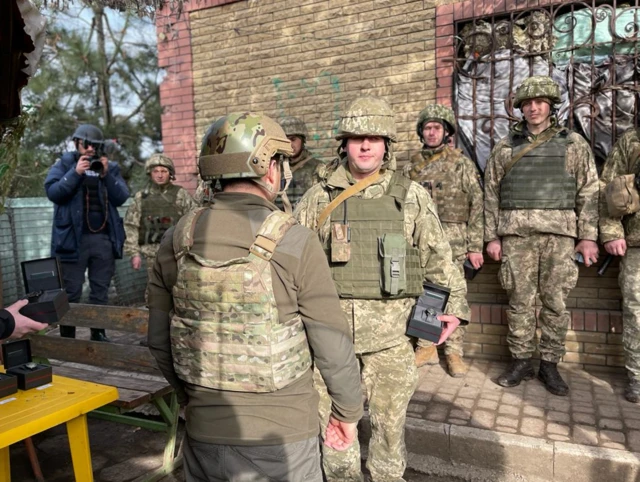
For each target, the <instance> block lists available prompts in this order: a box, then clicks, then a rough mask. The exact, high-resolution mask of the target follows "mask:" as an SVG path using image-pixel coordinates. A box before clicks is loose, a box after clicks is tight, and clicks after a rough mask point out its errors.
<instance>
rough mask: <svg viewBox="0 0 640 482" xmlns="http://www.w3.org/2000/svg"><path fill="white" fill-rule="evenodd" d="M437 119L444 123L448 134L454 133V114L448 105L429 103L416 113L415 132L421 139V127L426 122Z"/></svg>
mask: <svg viewBox="0 0 640 482" xmlns="http://www.w3.org/2000/svg"><path fill="white" fill-rule="evenodd" d="M431 121H437V122H441V123H442V124H443V125H444V128H445V129H446V130H447V131H448V133H449V135H453V134H455V133H456V116H455V114H454V113H453V110H451V108H450V107H447V106H446V105H442V104H430V105H428V106H426V107H425V108H424V109H422V110H421V111H420V113H419V114H418V122H416V132H417V133H418V137H419V138H420V139H422V129H423V127H424V125H425V123H427V122H431Z"/></svg>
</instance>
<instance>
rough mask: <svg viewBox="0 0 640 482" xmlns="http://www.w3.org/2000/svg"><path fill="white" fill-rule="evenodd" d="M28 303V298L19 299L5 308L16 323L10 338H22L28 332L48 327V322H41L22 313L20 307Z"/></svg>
mask: <svg viewBox="0 0 640 482" xmlns="http://www.w3.org/2000/svg"><path fill="white" fill-rule="evenodd" d="M27 304H29V301H28V300H18V301H16V302H15V303H14V304H12V305H11V306H8V307H7V308H5V309H6V310H7V311H8V312H9V313H11V315H12V316H13V320H14V322H15V325H16V326H15V328H14V329H13V333H11V336H10V337H9V338H21V337H23V336H24V335H27V334H28V333H34V332H36V331H40V330H44V329H45V328H46V327H47V324H46V323H40V322H38V321H35V320H32V319H31V318H27V317H26V316H24V315H22V314H20V308H22V307H23V306H25V305H27Z"/></svg>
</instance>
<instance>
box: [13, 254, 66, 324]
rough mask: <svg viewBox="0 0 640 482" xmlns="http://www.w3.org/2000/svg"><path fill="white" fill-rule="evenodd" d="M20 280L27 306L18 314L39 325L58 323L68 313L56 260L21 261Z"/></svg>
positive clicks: (58, 264) (58, 265)
mask: <svg viewBox="0 0 640 482" xmlns="http://www.w3.org/2000/svg"><path fill="white" fill-rule="evenodd" d="M20 264H21V265H22V279H23V281H24V289H25V290H26V292H27V298H28V299H29V304H28V305H25V306H24V307H23V308H22V309H21V310H20V313H21V314H23V315H24V316H26V317H28V318H31V319H32V320H36V321H40V322H41V323H49V324H52V323H58V322H59V321H60V319H61V318H62V317H63V316H64V315H65V314H66V313H67V311H69V298H68V297H67V292H66V291H65V289H64V283H63V282H62V274H61V272H60V263H59V261H58V258H43V259H35V260H32V261H23V262H22V263H20Z"/></svg>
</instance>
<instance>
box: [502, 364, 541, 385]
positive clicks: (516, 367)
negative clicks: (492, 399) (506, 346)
mask: <svg viewBox="0 0 640 482" xmlns="http://www.w3.org/2000/svg"><path fill="white" fill-rule="evenodd" d="M535 376H536V372H535V371H534V369H533V365H532V364H531V358H522V359H519V360H517V359H516V360H513V361H512V362H511V365H509V368H507V369H506V370H505V371H504V372H503V373H502V375H500V376H499V377H498V380H497V383H498V385H500V386H502V387H517V386H518V385H520V382H521V381H522V380H531V379H532V378H533V377H535Z"/></svg>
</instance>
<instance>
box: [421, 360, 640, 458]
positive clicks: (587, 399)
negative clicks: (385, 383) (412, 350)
mask: <svg viewBox="0 0 640 482" xmlns="http://www.w3.org/2000/svg"><path fill="white" fill-rule="evenodd" d="M470 362H471V366H470V370H469V373H468V374H467V375H466V377H464V378H451V377H450V376H448V375H447V373H446V372H445V370H444V368H443V367H441V366H432V367H423V368H421V369H420V375H421V377H420V384H419V387H418V389H417V391H416V394H415V395H414V397H413V400H412V401H411V404H410V405H409V416H410V417H412V418H419V419H424V420H428V421H432V422H444V423H449V424H452V425H464V426H470V427H476V428H481V429H488V430H494V431H498V432H504V433H509V434H520V435H527V436H530V437H537V438H541V439H547V440H552V441H560V442H569V443H575V444H582V445H589V446H600V447H606V448H611V449H619V450H630V451H634V452H640V405H635V404H632V403H629V402H627V401H626V400H625V399H624V396H623V395H622V393H623V391H624V387H625V384H626V375H625V374H624V373H622V372H610V371H602V372H591V373H589V372H585V371H583V370H580V369H575V368H572V367H571V365H564V366H563V365H560V373H561V374H562V376H563V378H564V379H565V381H566V382H567V383H568V385H569V388H570V392H569V396H568V397H558V396H555V395H552V394H550V393H549V392H547V391H546V389H545V388H544V386H543V385H542V383H540V381H538V380H537V379H534V380H530V381H527V382H523V383H522V384H520V386H518V387H515V388H503V387H501V386H499V385H497V384H496V383H494V381H493V380H495V379H496V378H497V377H498V375H500V373H502V371H503V370H504V368H505V367H506V366H507V364H506V363H504V362H491V361H484V360H470ZM536 365H537V363H536Z"/></svg>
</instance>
